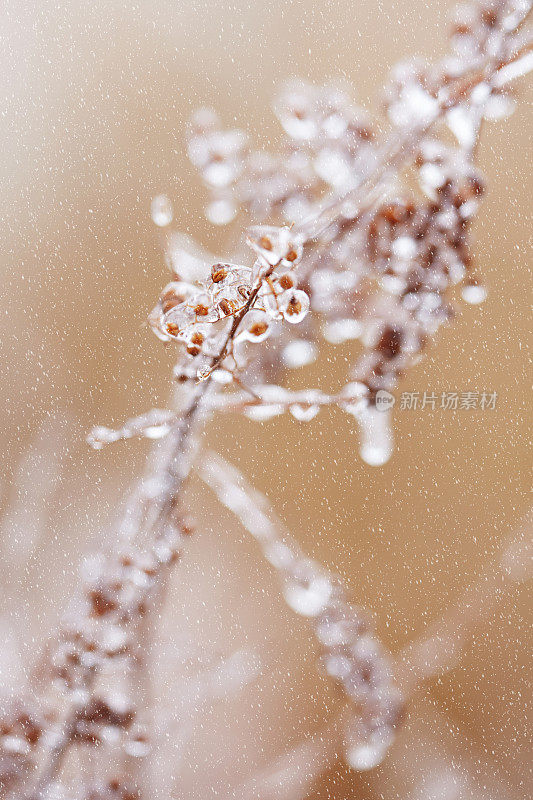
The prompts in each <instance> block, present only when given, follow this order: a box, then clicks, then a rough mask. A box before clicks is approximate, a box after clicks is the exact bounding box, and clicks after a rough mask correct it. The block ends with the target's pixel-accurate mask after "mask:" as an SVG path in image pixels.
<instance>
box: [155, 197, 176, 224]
mask: <svg viewBox="0 0 533 800" xmlns="http://www.w3.org/2000/svg"><path fill="white" fill-rule="evenodd" d="M151 215H152V221H153V222H154V223H155V224H156V225H157V226H158V227H159V228H164V227H165V225H169V224H170V223H171V222H172V218H173V216H174V212H173V210H172V203H171V202H170V200H169V199H168V197H167V196H166V195H164V194H158V195H157V197H154V199H153V200H152V205H151Z"/></svg>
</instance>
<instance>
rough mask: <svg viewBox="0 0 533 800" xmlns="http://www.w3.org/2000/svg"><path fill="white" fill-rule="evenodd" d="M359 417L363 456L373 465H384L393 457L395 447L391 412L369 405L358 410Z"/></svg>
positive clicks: (360, 451)
mask: <svg viewBox="0 0 533 800" xmlns="http://www.w3.org/2000/svg"><path fill="white" fill-rule="evenodd" d="M357 417H358V421H359V425H360V436H361V446H360V448H359V453H360V456H361V458H362V459H363V461H365V462H366V463H367V464H369V465H370V466H371V467H381V466H383V464H386V463H387V461H388V460H389V458H390V457H391V455H392V449H393V439H392V431H391V425H390V413H389V412H388V411H378V410H377V409H376V408H374V407H373V406H367V407H365V408H362V409H361V410H360V411H359V412H358V415H357Z"/></svg>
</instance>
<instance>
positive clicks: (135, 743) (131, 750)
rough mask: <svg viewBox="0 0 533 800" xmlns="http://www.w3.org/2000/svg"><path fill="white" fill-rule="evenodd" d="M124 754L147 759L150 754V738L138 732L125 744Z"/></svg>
mask: <svg viewBox="0 0 533 800" xmlns="http://www.w3.org/2000/svg"><path fill="white" fill-rule="evenodd" d="M124 752H125V753H126V754H127V755H129V756H132V758H145V757H146V756H147V755H148V753H149V752H150V742H149V740H148V736H147V735H146V734H145V733H144V732H143V731H137V732H136V733H134V734H133V735H132V736H130V737H129V738H128V739H127V740H126V741H125V742H124Z"/></svg>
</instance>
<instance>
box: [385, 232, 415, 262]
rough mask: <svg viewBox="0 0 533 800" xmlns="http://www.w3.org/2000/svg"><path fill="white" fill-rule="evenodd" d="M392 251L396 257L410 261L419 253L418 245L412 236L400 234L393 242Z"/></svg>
mask: <svg viewBox="0 0 533 800" xmlns="http://www.w3.org/2000/svg"><path fill="white" fill-rule="evenodd" d="M391 249H392V252H393V254H394V255H395V256H396V258H400V259H402V260H403V261H410V260H412V259H413V258H415V256H416V255H417V253H418V245H417V243H416V242H415V240H414V239H413V238H412V237H411V236H399V237H398V238H397V239H395V240H394V241H393V243H392V248H391Z"/></svg>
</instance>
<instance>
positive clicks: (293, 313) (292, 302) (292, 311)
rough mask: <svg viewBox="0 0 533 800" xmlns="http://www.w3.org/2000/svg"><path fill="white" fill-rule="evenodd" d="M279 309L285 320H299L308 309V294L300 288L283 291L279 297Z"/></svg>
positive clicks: (295, 321)
mask: <svg viewBox="0 0 533 800" xmlns="http://www.w3.org/2000/svg"><path fill="white" fill-rule="evenodd" d="M281 311H282V314H283V316H284V318H285V319H286V320H287V322H291V323H293V324H295V323H297V322H301V321H302V320H303V319H304V318H305V317H306V316H307V312H308V311H309V296H308V295H307V294H306V293H305V292H304V291H302V290H301V289H293V290H289V291H287V292H284V294H283V296H282V298H281Z"/></svg>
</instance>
